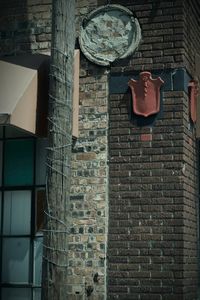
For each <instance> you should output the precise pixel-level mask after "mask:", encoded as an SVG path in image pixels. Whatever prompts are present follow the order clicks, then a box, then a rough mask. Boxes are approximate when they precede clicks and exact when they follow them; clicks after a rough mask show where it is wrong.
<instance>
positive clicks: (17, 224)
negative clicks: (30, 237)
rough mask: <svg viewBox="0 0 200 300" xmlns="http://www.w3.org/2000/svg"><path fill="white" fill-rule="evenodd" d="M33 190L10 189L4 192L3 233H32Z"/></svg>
mask: <svg viewBox="0 0 200 300" xmlns="http://www.w3.org/2000/svg"><path fill="white" fill-rule="evenodd" d="M30 226H31V191H9V192H5V194H4V212H3V234H6V235H22V234H30Z"/></svg>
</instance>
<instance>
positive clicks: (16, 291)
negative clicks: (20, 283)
mask: <svg viewBox="0 0 200 300" xmlns="http://www.w3.org/2000/svg"><path fill="white" fill-rule="evenodd" d="M1 295H2V299H4V300H29V299H31V289H22V288H2V293H1Z"/></svg>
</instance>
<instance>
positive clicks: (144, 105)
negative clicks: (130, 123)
mask: <svg viewBox="0 0 200 300" xmlns="http://www.w3.org/2000/svg"><path fill="white" fill-rule="evenodd" d="M163 83H164V81H163V80H162V79H161V78H160V77H158V78H156V79H153V78H152V77H151V73H150V72H147V71H145V72H141V73H140V79H139V80H134V79H131V80H130V81H129V83H128V85H129V87H130V88H131V91H132V100H133V112H134V113H135V114H136V115H140V116H143V117H148V116H151V115H154V114H156V113H158V112H159V111H160V87H161V85H162V84H163Z"/></svg>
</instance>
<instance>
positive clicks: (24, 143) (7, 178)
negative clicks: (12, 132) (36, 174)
mask: <svg viewBox="0 0 200 300" xmlns="http://www.w3.org/2000/svg"><path fill="white" fill-rule="evenodd" d="M33 154H34V141H33V140H32V139H31V140H8V141H6V142H5V171H4V182H5V185H7V186H11V185H12V186H13V185H14V186H15V185H32V184H33Z"/></svg>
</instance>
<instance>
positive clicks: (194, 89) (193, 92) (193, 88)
mask: <svg viewBox="0 0 200 300" xmlns="http://www.w3.org/2000/svg"><path fill="white" fill-rule="evenodd" d="M188 88H189V99H190V118H191V120H192V122H193V123H196V120H197V96H198V94H199V89H198V81H197V80H191V81H190V82H189V85H188Z"/></svg>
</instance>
